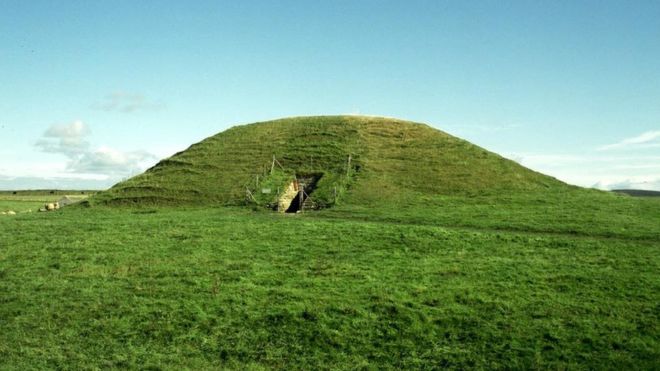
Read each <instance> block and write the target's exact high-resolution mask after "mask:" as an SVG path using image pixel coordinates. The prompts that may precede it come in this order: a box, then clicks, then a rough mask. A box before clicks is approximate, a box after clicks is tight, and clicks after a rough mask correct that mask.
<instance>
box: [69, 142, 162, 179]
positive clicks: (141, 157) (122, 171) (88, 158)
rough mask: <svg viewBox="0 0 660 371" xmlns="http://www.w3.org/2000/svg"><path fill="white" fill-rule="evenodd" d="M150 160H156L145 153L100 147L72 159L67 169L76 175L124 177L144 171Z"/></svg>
mask: <svg viewBox="0 0 660 371" xmlns="http://www.w3.org/2000/svg"><path fill="white" fill-rule="evenodd" d="M152 160H156V156H154V155H152V154H151V153H149V152H146V151H131V152H122V151H118V150H116V149H113V148H109V147H100V148H98V149H96V150H94V151H88V152H85V153H83V154H82V155H81V156H78V157H76V158H75V159H72V161H71V162H70V163H69V164H68V166H67V169H69V170H70V171H72V172H76V173H92V174H99V173H101V174H107V175H126V174H133V173H136V172H138V171H140V170H142V169H144V168H145V167H147V166H148V164H147V163H148V162H150V161H152Z"/></svg>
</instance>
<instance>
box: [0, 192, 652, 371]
mask: <svg viewBox="0 0 660 371" xmlns="http://www.w3.org/2000/svg"><path fill="white" fill-rule="evenodd" d="M594 197H596V196H594ZM608 197H609V196H608ZM537 198H538V197H537ZM537 198H534V197H531V196H530V197H528V198H520V197H518V198H510V199H508V200H507V201H506V202H503V201H502V199H494V200H491V205H490V206H489V204H488V202H487V200H485V199H481V200H480V201H478V202H476V201H475V202H472V203H470V202H469V201H468V200H467V199H463V200H462V201H461V200H459V199H458V198H438V199H431V200H427V201H428V205H429V208H427V209H421V208H418V207H412V206H410V207H408V206H407V205H406V204H402V205H400V207H399V208H398V209H397V210H394V207H393V206H392V210H386V209H381V210H377V209H372V210H371V211H366V210H363V209H359V208H357V209H350V208H349V207H348V206H347V207H345V208H341V207H340V208H336V209H329V210H326V211H323V212H319V213H309V214H305V215H295V216H282V215H275V214H271V213H266V212H252V211H247V210H244V209H239V208H188V209H148V208H141V209H107V208H89V209H84V208H79V209H68V210H67V209H65V210H61V211H60V212H54V213H39V214H19V215H16V216H13V217H3V218H0V236H1V237H0V369H16V370H19V369H20V370H29V369H44V368H51V369H106V368H139V369H144V368H147V369H209V368H230V369H245V368H251V369H262V368H281V369H330V368H341V369H388V368H389V369H399V368H421V369H434V368H457V369H464V368H482V369H501V368H508V369H510V368H516V369H529V368H550V369H564V368H570V369H593V368H596V369H654V368H658V366H659V365H660V363H659V362H660V351H659V349H660V339H659V337H660V336H659V328H658V323H659V321H658V320H659V318H658V317H659V316H660V306H659V304H658V303H660V294H659V293H660V273H659V272H660V266H659V265H660V243H659V239H658V236H659V235H660V223H659V221H660V202H656V200H632V199H627V198H622V197H620V196H619V197H616V198H611V199H610V198H604V199H602V200H605V199H607V200H609V202H610V203H609V204H608V203H603V202H601V201H602V200H600V199H599V206H598V207H600V208H601V210H600V211H598V210H595V211H594V209H595V208H596V203H595V202H592V203H591V207H588V206H583V207H582V208H573V209H572V206H571V205H573V206H574V205H576V204H578V202H577V201H576V200H572V201H571V200H570V199H568V201H566V202H567V204H566V205H564V206H561V204H559V205H560V206H554V207H548V205H547V204H543V203H542V202H541V201H537V202H532V201H533V200H536V199H537ZM550 202H551V203H552V202H558V200H550ZM442 205H444V207H443V206H442ZM493 205H499V206H498V207H494V206H493ZM503 205H507V206H503ZM524 205H527V206H526V207H525V206H524ZM553 205H554V204H553ZM585 205H586V204H585ZM383 207H385V206H383ZM568 210H574V211H573V212H570V213H569V212H568ZM615 212H618V213H619V215H614V214H615ZM562 215H564V217H563V218H562V217H561V216H562ZM607 215H610V216H611V218H607ZM507 226H508V228H507ZM576 226H577V227H576ZM635 226H636V227H635ZM612 231H614V232H612Z"/></svg>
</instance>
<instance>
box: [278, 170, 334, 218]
mask: <svg viewBox="0 0 660 371" xmlns="http://www.w3.org/2000/svg"><path fill="white" fill-rule="evenodd" d="M322 176H323V174H320V173H316V174H298V175H296V178H295V179H294V180H293V181H291V183H289V185H288V186H287V188H286V190H285V191H284V192H283V193H282V195H281V196H280V198H279V200H278V205H277V209H278V210H279V211H280V212H285V213H297V212H302V211H304V210H308V209H314V208H315V207H316V205H315V203H314V201H313V200H312V198H311V197H310V196H309V195H310V194H312V192H314V190H315V189H316V184H317V183H318V181H319V179H321V177H322Z"/></svg>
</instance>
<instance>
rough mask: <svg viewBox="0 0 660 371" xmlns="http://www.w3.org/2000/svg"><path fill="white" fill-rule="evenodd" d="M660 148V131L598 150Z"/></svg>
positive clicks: (646, 133)
mask: <svg viewBox="0 0 660 371" xmlns="http://www.w3.org/2000/svg"><path fill="white" fill-rule="evenodd" d="M653 147H660V130H653V131H647V132H645V133H642V134H640V135H638V136H636V137H632V138H626V139H623V140H622V141H620V142H617V143H614V144H608V145H605V146H601V147H599V148H598V150H599V151H609V150H613V149H624V148H653Z"/></svg>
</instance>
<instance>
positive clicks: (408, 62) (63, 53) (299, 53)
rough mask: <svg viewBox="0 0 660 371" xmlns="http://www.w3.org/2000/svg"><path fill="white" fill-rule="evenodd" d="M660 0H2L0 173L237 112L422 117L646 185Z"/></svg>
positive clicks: (201, 127)
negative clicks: (255, 0)
mask: <svg viewBox="0 0 660 371" xmlns="http://www.w3.org/2000/svg"><path fill="white" fill-rule="evenodd" d="M659 40H660V2H658V1H648V2H647V1H642V0H636V1H474V2H472V1H366V0H364V1H325V2H320V1H319V2H314V1H278V2H275V1H260V2H249V1H240V2H239V1H227V2H223V1H208V2H206V1H180V2H176V1H166V2H163V1H140V2H136V1H57V2H55V1H11V0H5V1H3V6H2V10H0V189H16V188H47V187H65V188H103V187H107V186H110V185H112V184H113V183H114V182H116V181H118V180H120V179H122V178H125V177H127V176H130V175H132V174H136V173H138V172H140V171H142V170H143V169H145V168H146V167H147V166H150V165H152V164H154V163H155V162H156V161H157V160H158V159H159V158H162V157H165V156H169V155H171V154H173V153H174V152H176V151H179V150H182V149H185V148H186V147H187V146H188V145H190V144H192V143H194V142H197V141H199V140H201V139H203V138H205V137H207V136H210V135H213V134H215V133H217V132H220V131H222V130H224V129H226V128H228V127H230V126H233V125H236V124H243V123H250V122H255V121H260V120H267V119H274V118H280V117H285V116H300V115H318V114H345V113H352V114H369V115H379V116H391V117H399V118H403V119H408V120H413V121H418V122H424V123H428V124H430V125H432V126H434V127H436V128H438V129H441V130H444V131H446V132H448V133H450V134H453V135H456V136H459V137H461V138H464V139H467V140H469V141H471V142H474V143H476V144H478V145H480V146H482V147H485V148H487V149H489V150H492V151H494V152H497V153H500V154H502V155H504V156H507V157H509V158H511V159H514V160H516V161H518V162H520V163H522V164H523V165H525V166H527V167H530V168H532V169H535V170H538V171H541V172H544V173H546V174H549V175H552V176H555V177H557V178H559V179H561V180H564V181H566V182H569V183H572V184H578V185H582V186H588V187H591V186H596V187H600V188H612V187H614V188H616V187H624V188H627V187H634V188H642V189H657V190H660V62H658V61H660V41H659Z"/></svg>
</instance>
